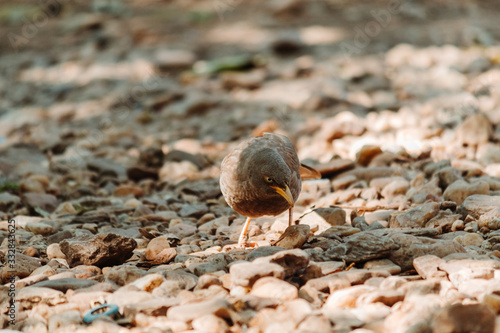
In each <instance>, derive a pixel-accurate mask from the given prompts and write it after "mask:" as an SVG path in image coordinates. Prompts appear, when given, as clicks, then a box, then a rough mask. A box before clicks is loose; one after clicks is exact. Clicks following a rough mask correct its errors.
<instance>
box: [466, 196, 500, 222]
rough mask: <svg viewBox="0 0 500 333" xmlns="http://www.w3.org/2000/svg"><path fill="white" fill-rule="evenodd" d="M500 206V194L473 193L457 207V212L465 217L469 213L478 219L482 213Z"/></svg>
mask: <svg viewBox="0 0 500 333" xmlns="http://www.w3.org/2000/svg"><path fill="white" fill-rule="evenodd" d="M499 206H500V196H489V195H482V194H473V195H471V196H468V197H467V198H466V199H465V200H464V201H463V202H462V204H461V205H460V206H459V207H458V208H457V213H458V214H462V217H463V218H464V219H465V218H466V217H467V215H470V216H472V217H473V218H475V219H477V218H479V217H481V215H483V214H485V213H487V212H488V211H490V210H493V209H495V208H498V207H499Z"/></svg>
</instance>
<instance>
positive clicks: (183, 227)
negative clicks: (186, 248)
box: [168, 222, 196, 239]
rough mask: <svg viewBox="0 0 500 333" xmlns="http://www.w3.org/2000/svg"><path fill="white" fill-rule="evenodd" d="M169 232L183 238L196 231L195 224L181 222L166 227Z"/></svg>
mask: <svg viewBox="0 0 500 333" xmlns="http://www.w3.org/2000/svg"><path fill="white" fill-rule="evenodd" d="M168 231H169V232H171V233H172V234H174V235H176V236H177V237H178V238H180V239H183V238H186V237H189V236H192V235H194V234H195V233H196V226H195V225H192V224H190V223H186V222H181V223H177V224H176V225H174V226H173V227H170V228H169V229H168Z"/></svg>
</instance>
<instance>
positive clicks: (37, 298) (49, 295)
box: [16, 287, 66, 310]
mask: <svg viewBox="0 0 500 333" xmlns="http://www.w3.org/2000/svg"><path fill="white" fill-rule="evenodd" d="M16 303H18V304H19V308H18V310H24V309H31V308H33V307H34V306H36V305H38V304H46V305H57V304H61V303H66V296H65V295H64V293H62V292H61V291H59V290H54V289H51V288H42V287H26V288H22V289H21V290H19V292H18V293H17V295H16Z"/></svg>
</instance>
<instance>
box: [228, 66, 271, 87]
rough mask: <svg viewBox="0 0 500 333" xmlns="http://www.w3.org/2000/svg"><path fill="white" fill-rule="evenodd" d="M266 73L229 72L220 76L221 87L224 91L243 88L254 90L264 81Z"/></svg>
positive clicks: (257, 71) (255, 71)
mask: <svg viewBox="0 0 500 333" xmlns="http://www.w3.org/2000/svg"><path fill="white" fill-rule="evenodd" d="M265 76H266V73H265V72H264V71H262V70H253V71H251V72H247V73H245V72H243V73H238V72H233V73H231V72H229V73H223V74H222V76H221V81H222V85H223V86H224V88H226V89H233V88H244V89H256V88H258V87H260V85H261V84H262V82H263V81H264V79H265Z"/></svg>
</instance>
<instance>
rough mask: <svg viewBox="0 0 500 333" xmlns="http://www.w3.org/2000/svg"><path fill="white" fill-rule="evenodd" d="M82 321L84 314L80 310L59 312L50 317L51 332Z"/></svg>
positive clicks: (49, 326)
mask: <svg viewBox="0 0 500 333" xmlns="http://www.w3.org/2000/svg"><path fill="white" fill-rule="evenodd" d="M81 323H82V315H81V314H80V311H78V310H72V311H65V312H62V313H57V314H55V315H53V316H51V317H50V318H49V324H48V328H49V332H57V331H58V330H65V329H69V327H74V326H76V325H79V324H81Z"/></svg>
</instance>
